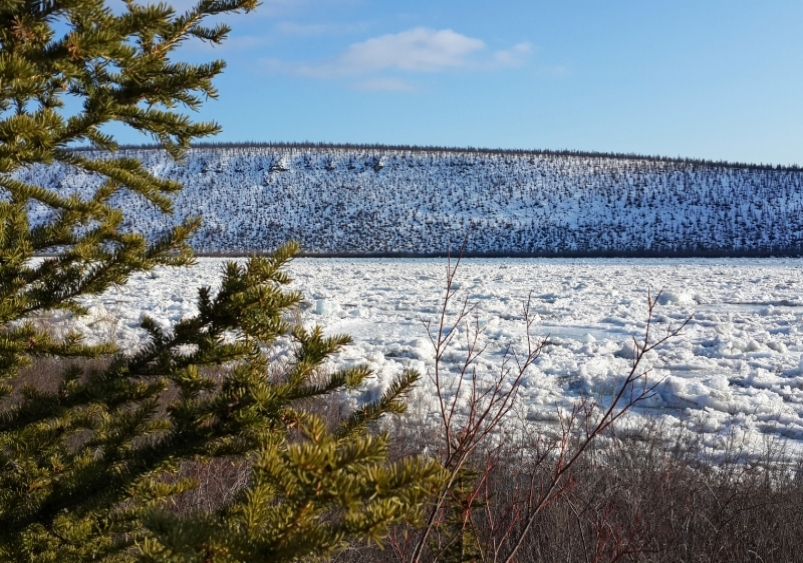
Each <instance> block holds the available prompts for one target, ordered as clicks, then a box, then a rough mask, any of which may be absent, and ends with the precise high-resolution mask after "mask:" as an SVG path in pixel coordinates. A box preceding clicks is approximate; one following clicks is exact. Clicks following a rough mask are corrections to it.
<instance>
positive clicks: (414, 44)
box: [262, 24, 533, 91]
mask: <svg viewBox="0 0 803 563" xmlns="http://www.w3.org/2000/svg"><path fill="white" fill-rule="evenodd" d="M286 25H287V27H285V28H284V29H286V31H287V32H288V33H299V34H300V33H309V34H313V33H323V32H325V28H324V27H311V26H298V25H297V24H292V25H289V24H286ZM280 29H281V28H280ZM532 51H533V46H532V45H531V44H530V43H527V42H522V43H518V44H516V45H514V46H513V47H511V48H510V49H507V50H498V51H494V52H487V47H486V44H485V42H484V41H482V40H481V39H476V38H473V37H468V36H466V35H462V34H460V33H457V32H455V31H453V30H451V29H441V30H435V29H430V28H426V27H416V28H413V29H410V30H407V31H402V32H401V33H394V34H387V35H382V36H380V37H374V38H372V39H368V40H366V41H362V42H360V43H354V44H352V45H350V46H349V47H348V48H347V49H346V50H344V51H343V52H341V53H340V54H339V55H337V56H335V57H332V58H331V59H329V60H324V61H316V62H308V63H305V62H288V61H282V60H278V59H263V60H262V64H263V67H264V68H265V69H267V70H269V71H273V72H282V73H287V74H294V75H297V76H308V77H312V78H339V77H366V78H365V80H363V81H361V82H357V83H356V84H354V85H353V87H354V88H356V89H359V90H386V91H387V90H392V91H402V90H412V89H414V88H413V86H411V85H410V84H409V83H407V82H405V81H402V80H399V79H397V78H391V77H388V74H398V73H400V72H402V73H422V72H425V73H435V72H443V71H447V70H453V69H465V70H471V71H489V70H496V69H500V68H510V67H516V66H521V65H522V64H524V63H525V62H526V61H527V59H528V58H529V55H530V53H531V52H532Z"/></svg>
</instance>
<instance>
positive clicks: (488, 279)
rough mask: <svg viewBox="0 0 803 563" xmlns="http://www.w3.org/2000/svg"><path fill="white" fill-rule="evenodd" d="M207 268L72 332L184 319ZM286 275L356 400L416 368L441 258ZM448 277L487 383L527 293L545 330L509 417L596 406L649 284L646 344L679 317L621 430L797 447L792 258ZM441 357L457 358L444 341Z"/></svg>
mask: <svg viewBox="0 0 803 563" xmlns="http://www.w3.org/2000/svg"><path fill="white" fill-rule="evenodd" d="M222 263H223V260H220V259H199V262H198V264H197V265H196V266H195V267H193V268H190V269H185V270H161V271H157V272H153V273H147V274H140V275H137V276H135V277H134V278H133V279H132V280H131V281H130V282H129V283H128V285H126V286H124V287H121V288H116V289H114V290H112V291H110V292H108V293H107V294H106V295H104V296H103V297H101V298H100V299H99V303H98V302H95V303H94V304H93V305H94V306H93V308H92V313H91V315H90V316H89V317H87V318H84V319H83V320H82V321H81V324H82V325H84V326H86V327H89V330H90V331H93V332H94V333H95V334H96V335H98V337H103V336H110V335H114V336H115V337H116V338H118V339H122V340H123V341H124V342H126V343H127V344H129V345H132V346H134V345H136V344H137V343H138V342H139V341H140V338H141V331H140V330H139V329H138V325H139V321H140V318H141V316H142V314H143V313H147V314H148V315H151V316H152V317H154V318H156V319H157V320H159V321H160V322H163V323H164V324H165V326H168V324H169V323H170V322H172V321H175V320H178V319H179V318H181V317H182V316H184V315H189V314H192V313H193V312H194V302H195V297H196V293H197V288H198V287H200V286H202V285H211V286H213V287H214V286H215V285H216V283H217V280H218V278H219V274H220V271H221V268H222ZM290 270H291V273H292V275H293V277H294V279H295V281H294V284H293V287H294V288H296V289H299V290H301V291H302V292H303V293H304V295H305V298H306V302H305V304H306V306H305V308H304V309H305V311H304V320H305V322H308V323H318V324H320V325H322V326H323V327H324V329H325V330H326V331H327V332H328V333H347V334H350V335H351V336H353V338H354V343H353V345H351V346H349V347H348V349H347V350H346V351H345V353H343V354H342V355H341V356H339V357H338V358H337V360H336V363H338V364H340V365H344V364H348V363H351V362H367V363H368V364H369V365H370V366H371V367H372V368H373V369H374V371H375V373H376V377H375V378H374V379H373V380H372V381H371V382H370V384H369V385H368V386H367V388H366V389H365V392H364V395H363V398H364V399H368V398H372V397H374V396H376V395H377V394H378V393H380V392H381V391H382V390H383V389H384V388H385V387H386V386H387V385H388V383H389V382H390V381H391V380H392V379H393V378H394V377H395V376H396V375H397V374H398V373H400V372H401V371H402V370H403V369H405V368H408V367H413V368H416V369H418V370H419V371H421V372H422V373H424V374H426V373H428V372H431V368H432V365H433V350H432V346H431V344H430V342H429V339H428V337H427V332H426V329H425V326H424V323H425V322H426V321H432V322H433V323H436V317H437V315H438V311H439V307H440V302H441V299H442V297H443V293H444V288H445V270H446V261H445V260H443V259H431V260H429V259H427V260H404V259H300V260H296V261H295V262H293V264H292V265H291V267H290ZM456 280H457V283H458V285H459V293H458V296H459V297H467V298H468V300H469V302H470V303H476V304H477V307H476V315H477V317H478V321H479V324H480V326H482V327H483V329H484V334H483V338H484V341H485V343H487V344H488V349H487V352H486V354H485V355H484V357H483V358H482V359H481V361H480V364H479V367H480V374H486V375H487V376H488V377H490V376H492V375H494V374H495V373H497V371H498V366H499V362H500V360H501V357H502V356H501V353H500V351H501V350H502V349H503V348H504V347H505V346H506V345H507V344H509V343H510V344H512V346H513V348H514V349H520V350H521V349H523V347H524V337H525V330H524V323H523V320H522V317H521V311H522V305H523V303H524V302H525V301H526V299H527V296H528V294H529V293H530V292H532V304H533V307H534V310H535V311H536V312H537V315H538V323H537V324H536V325H535V329H534V333H535V334H536V335H539V336H546V335H549V345H548V346H547V347H546V349H545V352H544V353H543V354H542V356H541V357H540V358H539V359H538V360H537V361H536V362H535V364H534V365H533V366H532V367H531V368H530V369H529V371H528V372H527V374H526V377H525V379H524V381H523V384H522V388H521V390H520V402H519V404H518V406H517V409H516V411H515V416H518V417H520V418H521V419H529V420H535V421H549V420H554V418H555V416H556V411H557V408H558V407H569V406H571V404H572V403H574V402H576V401H577V399H578V398H579V397H580V396H591V397H594V398H597V399H602V400H604V399H605V396H606V395H609V394H610V393H611V391H612V390H613V389H614V388H615V387H616V383H617V381H618V380H619V379H620V378H621V377H623V376H624V375H625V374H626V373H627V371H628V369H629V366H630V359H629V358H628V356H629V354H628V346H629V344H630V343H631V342H632V336H631V335H635V336H636V337H637V338H638V337H641V336H643V331H644V327H645V321H646V316H647V295H648V290H649V291H652V293H653V295H655V293H656V292H658V291H659V290H663V293H662V295H661V298H660V305H659V306H658V308H657V317H656V321H657V323H656V324H655V327H654V330H655V335H658V334H660V333H661V332H663V331H665V330H666V328H667V327H668V326H676V325H677V324H678V323H681V322H682V321H683V320H684V319H686V318H687V317H689V316H691V315H693V318H692V320H691V321H690V322H689V324H688V325H687V326H686V327H685V328H684V329H683V331H682V333H681V335H680V336H678V337H676V338H673V339H672V340H670V341H669V342H667V343H666V344H664V345H663V346H662V347H661V348H660V349H658V350H657V351H656V352H655V353H653V354H651V355H650V356H649V358H648V362H649V367H651V368H652V369H653V371H652V373H651V376H650V377H651V378H653V379H654V380H657V379H662V383H661V384H660V386H659V387H658V389H657V393H656V394H655V395H654V396H653V397H652V399H650V400H649V402H648V403H646V404H644V405H643V408H641V409H639V410H638V412H636V413H635V414H632V415H629V419H628V424H630V425H631V426H633V427H638V426H639V425H640V424H642V423H643V419H642V418H641V417H644V416H651V417H658V418H659V419H661V421H662V422H663V423H664V424H665V425H667V427H674V426H676V425H677V423H678V422H680V421H682V422H683V423H684V424H685V425H687V426H688V427H691V428H694V429H696V430H697V431H700V432H702V433H703V435H704V441H705V443H706V444H707V445H708V446H710V447H712V448H720V447H723V445H724V444H725V442H726V441H727V440H733V439H736V440H738V441H739V442H740V443H744V444H746V445H748V446H749V447H751V448H756V449H760V448H761V447H762V444H764V443H765V442H766V441H767V439H768V438H770V439H773V438H779V437H780V438H785V439H789V440H790V443H791V444H792V446H793V447H797V446H798V445H799V444H800V443H803V362H802V361H801V353H803V260H799V259H761V260H748V259H727V260H725V259H710V260H709V259H688V260H643V259H641V260H624V259H599V260H568V259H567V260H556V259H549V260H544V259H505V260H501V259H496V260H491V259H482V260H479V259H477V260H464V261H463V262H462V264H461V265H460V268H459V270H458V273H457V278H456ZM456 342H464V339H463V340H461V339H460V338H458V339H456ZM453 352H454V354H453V356H452V357H453V358H460V357H461V350H460V349H459V347H458V348H455V349H454V350H453ZM412 403H413V404H412V405H411V406H412V411H413V412H414V413H415V414H416V415H417V416H425V415H426V414H427V412H432V411H433V410H434V407H435V404H434V397H433V385H432V383H431V382H430V381H429V380H428V379H427V378H426V377H425V378H424V380H423V381H422V383H421V384H420V388H419V389H418V390H417V392H416V394H415V395H414V397H413V399H412Z"/></svg>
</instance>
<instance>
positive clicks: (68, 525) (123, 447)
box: [0, 0, 444, 562]
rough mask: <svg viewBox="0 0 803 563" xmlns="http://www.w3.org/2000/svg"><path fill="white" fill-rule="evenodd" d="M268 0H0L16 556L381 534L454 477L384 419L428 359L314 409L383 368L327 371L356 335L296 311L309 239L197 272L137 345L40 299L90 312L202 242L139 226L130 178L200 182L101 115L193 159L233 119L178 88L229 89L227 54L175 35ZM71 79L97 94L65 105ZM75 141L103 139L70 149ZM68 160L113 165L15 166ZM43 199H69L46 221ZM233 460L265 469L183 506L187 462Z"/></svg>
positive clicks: (196, 31)
mask: <svg viewBox="0 0 803 563" xmlns="http://www.w3.org/2000/svg"><path fill="white" fill-rule="evenodd" d="M255 5H256V0H201V2H200V3H199V4H198V5H197V6H196V7H195V8H193V9H191V10H189V11H188V12H187V13H186V14H182V15H176V14H175V13H174V12H173V10H172V9H171V8H169V7H168V6H166V5H164V4H158V5H140V4H136V3H134V2H133V1H126V2H125V3H124V7H123V8H124V9H123V10H122V12H119V11H118V12H113V11H111V10H110V9H109V7H108V6H106V5H105V4H104V2H103V1H102V0H35V1H34V0H2V1H0V192H1V193H2V196H0V561H53V562H71V561H90V560H91V561H138V560H144V561H154V562H155V561H181V562H188V561H198V562H201V561H205V562H206V561H218V562H224V561H225V562H229V561H231V562H234V561H295V560H299V559H301V558H308V557H314V556H322V555H326V554H329V553H331V552H332V551H334V550H336V549H338V548H339V547H342V546H343V545H344V544H345V543H346V542H347V541H349V540H351V539H354V538H358V537H359V538H372V539H376V540H379V539H381V537H382V536H383V534H384V533H385V532H386V530H387V527H388V526H390V525H392V524H396V523H399V522H403V521H410V520H415V519H416V518H418V517H419V516H420V512H421V509H422V506H423V503H424V502H426V500H427V499H428V498H429V495H430V494H431V493H432V491H434V490H436V489H437V488H439V487H440V486H441V485H442V484H443V482H444V475H443V471H442V469H441V468H440V467H439V466H438V465H437V464H436V463H435V462H433V461H429V460H425V459H420V458H408V459H404V460H402V461H400V462H397V463H389V462H387V450H388V444H389V437H388V435H387V434H385V433H381V432H369V427H371V428H372V427H375V426H376V425H375V422H376V421H377V420H378V419H379V418H380V417H381V416H382V415H383V414H385V413H393V412H401V411H402V410H403V408H404V403H403V397H404V395H405V394H406V393H407V392H408V391H409V389H410V386H411V385H412V384H413V383H414V382H415V380H416V379H417V377H418V375H417V374H415V373H414V372H410V373H406V374H404V376H403V377H401V378H400V379H399V380H398V381H397V382H396V383H395V384H394V385H393V386H392V387H391V388H390V389H389V390H388V391H387V392H386V394H385V395H384V396H383V397H382V398H381V399H380V400H379V401H377V402H376V403H372V404H368V405H365V406H363V407H362V408H360V409H358V410H356V411H355V412H353V413H351V414H350V415H349V416H346V417H345V418H343V419H342V420H341V421H339V422H337V423H336V424H329V425H327V424H326V423H325V422H324V420H323V419H322V418H321V417H320V416H319V415H316V414H314V413H313V412H312V411H310V410H309V409H308V408H305V407H306V406H307V405H309V404H311V403H310V402H311V401H315V400H316V399H318V398H320V397H323V396H327V395H330V394H333V393H339V392H341V391H344V390H348V389H353V388H355V387H356V386H358V385H360V383H361V382H362V381H363V380H364V379H365V378H366V377H368V376H369V375H370V372H369V370H367V369H366V368H364V367H355V368H351V369H347V370H340V371H331V370H327V369H326V368H325V363H326V360H327V358H329V357H330V356H331V355H333V354H335V353H337V352H338V351H339V350H340V349H341V348H342V347H343V346H345V345H346V344H347V343H348V338H347V337H342V336H335V337H326V336H324V335H323V334H322V332H321V331H320V329H317V328H313V329H304V328H303V327H302V326H300V325H299V324H298V323H297V322H293V321H291V319H292V318H293V311H294V310H295V309H296V308H297V307H298V304H299V302H300V300H301V296H300V295H299V294H298V293H296V292H292V291H288V290H287V289H285V288H286V285H287V284H288V283H289V282H290V279H289V277H288V276H287V274H286V273H285V272H284V269H283V268H284V266H285V265H286V264H287V262H288V260H290V259H291V257H292V256H293V254H294V253H295V252H296V251H297V245H295V244H287V245H285V246H283V247H282V248H280V249H278V250H277V251H276V253H275V254H273V255H272V256H270V257H265V258H252V259H250V260H249V261H247V262H246V263H244V264H236V263H230V264H228V265H227V266H226V268H225V271H224V272H223V277H222V282H221V287H220V288H219V290H218V291H217V292H213V291H212V290H211V289H209V288H204V289H202V290H201V291H200V292H199V295H198V314H197V315H196V316H194V317H192V318H188V319H184V320H182V321H181V322H179V323H177V324H176V325H175V326H173V327H172V328H171V329H170V330H164V329H161V328H160V327H159V326H158V325H157V323H155V322H154V321H152V320H149V319H146V320H144V321H143V327H144V328H145V329H146V330H147V331H148V333H149V342H148V344H147V345H146V346H144V347H143V348H142V349H140V350H138V351H136V353H133V355H132V354H131V353H125V352H126V351H122V352H117V351H116V347H115V345H114V343H107V344H103V345H93V346H89V345H86V344H85V343H84V342H83V341H82V338H81V335H80V334H67V335H62V336H60V337H56V336H53V335H51V334H50V333H49V332H48V330H47V329H46V328H42V326H41V323H40V324H36V323H34V322H33V320H32V319H34V318H35V316H37V315H41V314H43V313H46V312H48V311H52V310H55V309H61V310H65V311H68V312H72V313H75V314H80V313H81V312H82V311H83V309H82V307H81V305H80V300H81V298H82V297H85V296H88V295H93V294H98V293H100V292H102V291H103V290H105V289H106V288H108V287H109V286H110V285H113V284H120V283H124V282H125V280H126V279H127V278H128V276H129V275H130V274H131V273H132V272H137V271H142V270H147V269H150V268H153V267H156V266H163V265H183V264H187V263H189V262H190V261H191V259H192V258H191V253H190V249H189V247H188V244H187V237H188V236H189V234H190V233H191V232H192V229H193V227H194V226H195V225H196V224H197V222H198V220H199V219H197V218H190V219H188V220H186V221H184V222H183V223H182V224H180V225H179V226H178V227H176V228H175V229H173V230H172V231H170V232H168V233H165V234H163V235H162V236H161V237H160V238H158V239H155V240H149V239H147V238H146V237H145V236H143V235H141V234H138V233H132V232H127V231H125V230H123V229H121V225H122V224H123V214H124V212H125V210H124V209H118V208H116V207H115V206H114V204H113V201H114V200H113V198H112V196H113V195H114V194H115V192H117V191H118V190H130V191H132V192H134V193H136V194H138V195H139V196H141V197H144V198H146V199H147V200H148V201H149V202H151V203H152V204H153V205H155V206H157V207H158V208H160V209H161V210H163V211H164V212H170V203H171V201H170V195H171V194H172V193H174V192H175V191H176V190H178V189H180V186H179V185H178V184H176V183H174V182H170V181H166V180H163V179H159V178H157V177H155V176H154V175H152V174H150V173H149V172H148V171H147V170H145V169H144V168H143V167H142V166H141V164H140V163H139V162H138V161H137V160H134V159H130V158H121V157H118V156H116V155H115V150H116V144H115V142H114V139H113V138H112V137H111V136H109V135H108V134H106V133H104V132H103V126H104V124H107V123H110V122H122V123H124V124H126V125H129V126H131V127H134V128H135V129H137V130H139V131H141V132H143V133H145V134H150V135H152V136H154V137H155V138H156V139H157V140H158V141H159V142H161V143H162V144H163V146H164V147H165V149H166V150H167V151H168V152H170V154H172V155H173V156H174V157H176V158H180V157H181V156H182V151H183V150H184V149H185V148H187V147H188V146H189V143H190V141H191V140H193V139H196V138H199V137H203V136H205V135H209V134H213V133H215V132H216V131H217V130H218V127H217V125H215V124H213V123H211V124H210V123H193V122H191V121H190V120H189V118H187V117H186V116H184V115H182V114H181V113H179V112H178V111H177V109H176V108H177V107H178V106H184V107H186V108H190V109H194V108H196V107H197V106H198V105H199V104H200V101H201V97H203V96H207V97H213V96H214V95H215V91H214V88H213V86H212V82H211V80H212V78H213V77H214V76H215V75H216V74H218V73H219V72H220V71H221V70H222V69H223V63H222V62H221V61H215V62H213V63H210V64H205V65H187V64H183V63H176V62H172V61H171V60H170V58H169V55H170V54H171V51H172V50H173V49H174V48H175V47H176V46H177V45H178V44H180V43H181V42H182V41H185V40H187V39H191V38H193V37H194V38H200V39H202V40H206V41H211V42H214V43H217V42H220V41H221V40H222V39H223V38H224V37H225V35H226V33H227V32H228V28H227V27H225V26H223V25H218V26H216V27H214V28H208V27H204V26H203V25H202V24H203V20H204V18H205V17H207V16H210V15H216V14H221V13H226V12H232V11H238V10H243V11H250V10H251V9H253V8H254V7H255ZM65 96H70V97H73V98H77V99H78V100H79V101H80V102H81V103H82V104H83V105H82V107H81V109H80V110H79V111H77V112H68V111H66V110H65V109H64V105H63V104H64V98H65ZM76 142H83V143H85V144H89V145H90V146H91V147H92V148H93V149H95V152H90V151H75V150H70V148H69V147H70V146H71V144H72V143H76ZM52 162H61V163H64V164H66V165H69V166H72V167H74V168H75V169H77V170H80V171H83V172H85V173H88V174H92V175H96V176H99V177H101V178H103V183H102V185H101V187H100V188H99V189H98V190H97V191H96V192H95V193H94V194H93V196H92V197H90V198H89V199H85V200H81V199H78V198H77V197H73V196H64V195H63V194H59V193H58V191H49V190H45V189H43V188H42V187H40V186H36V185H28V184H25V183H23V182H20V181H18V180H16V179H15V178H14V176H13V173H14V171H15V170H17V169H19V168H20V167H24V166H30V165H32V164H44V165H47V164H49V163H52ZM34 204H35V205H37V206H44V207H45V208H47V209H48V210H49V211H50V217H51V219H50V220H49V221H47V222H45V223H41V224H37V225H35V226H32V225H31V223H30V222H29V216H28V214H29V211H30V210H31V209H32V205H34ZM37 254H48V255H50V256H52V257H48V258H40V259H37V258H36V255H37ZM279 352H283V353H284V354H283V355H282V354H280V353H279ZM39 358H56V359H58V360H59V366H60V372H61V373H62V375H61V376H60V379H59V380H58V381H55V382H53V381H51V382H48V384H47V385H44V386H37V385H34V384H30V383H25V382H24V381H23V380H22V375H21V374H23V373H24V371H21V370H23V369H27V370H28V371H30V370H35V369H37V365H38V364H37V363H36V362H35V361H34V362H33V363H32V360H37V359H39ZM93 358H100V360H98V363H97V364H96V365H95V367H87V366H88V365H89V364H88V363H87V359H93ZM276 358H280V359H278V360H277V359H276ZM26 366H28V367H27V368H26ZM213 460H217V461H220V460H229V461H231V462H232V463H236V464H241V465H242V464H245V466H246V467H248V468H249V472H248V479H247V481H246V482H245V483H244V484H242V485H241V486H240V487H239V489H238V490H236V491H235V494H233V495H232V496H231V500H229V501H227V502H225V503H222V504H220V505H219V506H215V507H214V508H212V509H205V510H195V511H189V512H187V511H186V510H185V511H182V510H178V509H177V505H178V503H179V502H180V500H181V498H182V497H183V495H187V494H189V492H191V491H192V490H193V489H194V488H195V487H196V486H197V485H198V481H197V479H195V478H193V477H192V476H191V475H190V476H189V477H186V476H185V475H186V473H182V472H181V471H180V470H181V469H182V467H186V466H187V464H188V463H192V464H203V463H210V462H212V461H213Z"/></svg>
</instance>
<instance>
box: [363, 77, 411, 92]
mask: <svg viewBox="0 0 803 563" xmlns="http://www.w3.org/2000/svg"><path fill="white" fill-rule="evenodd" d="M354 89H355V90H362V91H365V92H410V91H412V90H415V89H416V88H415V86H413V85H412V84H410V83H408V82H405V81H404V80H399V79H398V78H373V79H370V80H361V81H360V82H357V83H356V84H354Z"/></svg>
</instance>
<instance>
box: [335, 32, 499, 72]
mask: <svg viewBox="0 0 803 563" xmlns="http://www.w3.org/2000/svg"><path fill="white" fill-rule="evenodd" d="M484 48H485V43H484V42H483V41H480V40H479V39H472V38H471V37H466V36H465V35H461V34H459V33H455V32H454V31H452V30H451V29H442V30H439V31H436V30H434V29H427V28H424V27H417V28H415V29H411V30H409V31H403V32H401V33H397V34H389V35H383V36H381V37H375V38H373V39H369V40H368V41H364V42H362V43H355V44H354V45H352V46H351V47H349V48H348V49H347V50H346V52H344V53H343V54H341V55H340V56H339V57H338V61H337V63H338V66H339V68H340V70H341V72H342V73H344V74H364V73H366V72H372V71H377V70H385V69H398V70H406V71H416V72H437V71H439V70H444V69H447V68H454V67H461V66H466V64H467V63H468V60H467V57H468V56H469V55H471V54H472V53H475V52H477V51H480V50H482V49H484Z"/></svg>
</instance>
